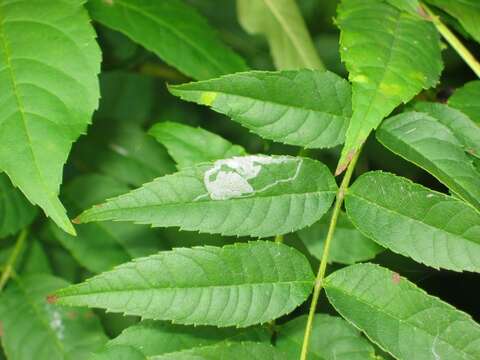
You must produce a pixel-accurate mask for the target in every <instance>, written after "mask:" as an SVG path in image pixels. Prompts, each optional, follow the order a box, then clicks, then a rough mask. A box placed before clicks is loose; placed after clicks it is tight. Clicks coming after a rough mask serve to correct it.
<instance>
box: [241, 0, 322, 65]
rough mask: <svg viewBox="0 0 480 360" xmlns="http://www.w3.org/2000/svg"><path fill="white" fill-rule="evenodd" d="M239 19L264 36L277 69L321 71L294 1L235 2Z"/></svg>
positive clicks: (246, 26)
mask: <svg viewBox="0 0 480 360" xmlns="http://www.w3.org/2000/svg"><path fill="white" fill-rule="evenodd" d="M237 11H238V19H239V21H240V24H241V25H242V27H243V28H244V29H245V30H246V31H247V32H248V33H250V34H262V35H264V36H265V37H266V38H267V40H268V43H269V45H270V51H271V53H272V57H273V62H274V63H275V67H276V68H277V70H293V69H303V68H308V69H323V67H324V66H323V64H322V62H321V60H320V58H319V57H318V54H317V51H316V49H315V46H314V45H313V42H312V39H311V38H310V34H309V33H308V29H307V27H306V25H305V21H304V20H303V17H302V14H301V13H300V10H299V9H298V6H297V4H296V2H295V0H237Z"/></svg>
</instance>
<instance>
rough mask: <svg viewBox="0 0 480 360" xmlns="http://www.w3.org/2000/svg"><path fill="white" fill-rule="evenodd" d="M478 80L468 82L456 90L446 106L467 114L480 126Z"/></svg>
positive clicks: (479, 84) (479, 86)
mask: <svg viewBox="0 0 480 360" xmlns="http://www.w3.org/2000/svg"><path fill="white" fill-rule="evenodd" d="M478 99H480V80H475V81H470V82H469V83H466V84H465V85H464V86H463V87H461V88H460V89H457V90H456V91H455V92H454V93H453V95H452V96H451V97H450V98H449V99H448V105H450V106H452V107H454V108H456V109H459V110H460V111H462V112H463V113H465V114H467V115H468V116H469V117H470V119H472V120H473V121H475V122H476V123H477V124H479V125H480V103H479V101H478Z"/></svg>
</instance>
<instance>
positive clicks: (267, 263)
mask: <svg viewBox="0 0 480 360" xmlns="http://www.w3.org/2000/svg"><path fill="white" fill-rule="evenodd" d="M239 266H240V267H239ZM313 279H314V277H313V273H312V270H311V268H310V265H309V264H308V261H307V260H306V258H305V257H304V256H303V255H302V254H300V253H299V252H297V251H296V250H294V249H292V248H289V247H287V246H285V245H280V244H275V243H272V242H262V241H258V242H251V243H248V244H242V243H238V244H235V245H227V246H224V247H223V248H217V247H211V246H205V247H197V248H192V249H184V248H183V249H182V248H177V249H174V250H172V251H168V252H163V253H159V254H157V255H154V256H151V257H148V258H142V259H137V260H135V261H134V262H131V263H127V264H124V265H121V266H119V267H117V268H116V269H115V270H113V271H110V272H107V273H103V274H101V275H97V276H96V277H93V278H91V279H90V280H89V281H87V282H85V283H82V284H78V285H74V286H71V287H69V288H66V289H62V290H60V291H58V292H56V298H57V301H58V303H60V304H64V305H70V306H91V307H102V308H106V309H108V310H109V311H114V312H123V313H126V314H136V315H141V316H142V317H143V318H146V319H156V320H172V321H175V322H176V323H180V324H199V325H215V326H219V327H223V326H233V325H236V326H237V327H245V326H250V325H254V324H258V323H263V322H266V321H269V320H272V319H274V318H276V317H279V316H281V315H283V314H285V313H288V312H290V311H292V310H293V309H294V308H295V307H297V306H298V305H299V304H300V303H302V302H303V301H305V300H306V298H307V297H308V295H309V294H310V292H311V289H312V286H313ZM105 281H110V285H107V286H105V285H106V282H105ZM102 284H103V285H102ZM179 294H183V296H180V297H179V296H177V295H179ZM180 299H183V300H180ZM254 299H255V301H254Z"/></svg>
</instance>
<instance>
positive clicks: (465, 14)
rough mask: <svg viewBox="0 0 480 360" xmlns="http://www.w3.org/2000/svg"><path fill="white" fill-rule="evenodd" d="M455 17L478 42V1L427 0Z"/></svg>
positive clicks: (479, 26)
mask: <svg viewBox="0 0 480 360" xmlns="http://www.w3.org/2000/svg"><path fill="white" fill-rule="evenodd" d="M427 2H428V3H430V4H432V5H435V6H437V7H439V8H440V9H442V10H443V11H445V12H446V13H448V14H450V15H451V16H453V17H454V18H455V19H457V20H458V21H459V22H460V24H462V26H463V27H464V29H465V30H466V31H467V32H468V33H469V34H470V35H471V36H472V37H473V38H474V39H475V40H476V41H477V42H479V43H480V2H478V1H477V0H453V1H452V0H427Z"/></svg>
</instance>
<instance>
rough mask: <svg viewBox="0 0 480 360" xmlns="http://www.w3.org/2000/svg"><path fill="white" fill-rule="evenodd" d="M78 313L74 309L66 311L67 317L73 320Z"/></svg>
mask: <svg viewBox="0 0 480 360" xmlns="http://www.w3.org/2000/svg"><path fill="white" fill-rule="evenodd" d="M77 316H78V314H77V313H76V312H75V311H69V312H67V317H68V318H69V319H72V320H75V319H76V318H77Z"/></svg>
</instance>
